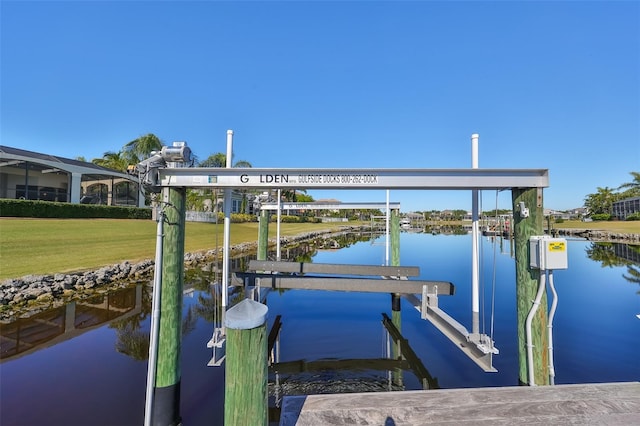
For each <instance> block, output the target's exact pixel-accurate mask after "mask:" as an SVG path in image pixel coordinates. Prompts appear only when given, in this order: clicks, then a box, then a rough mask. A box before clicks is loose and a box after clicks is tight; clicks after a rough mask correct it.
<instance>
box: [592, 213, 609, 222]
mask: <svg viewBox="0 0 640 426" xmlns="http://www.w3.org/2000/svg"><path fill="white" fill-rule="evenodd" d="M591 219H593V220H594V221H599V220H611V215H610V214H609V213H597V214H592V215H591Z"/></svg>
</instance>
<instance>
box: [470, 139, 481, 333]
mask: <svg viewBox="0 0 640 426" xmlns="http://www.w3.org/2000/svg"><path fill="white" fill-rule="evenodd" d="M478 138H479V135H478V134H477V133H474V134H472V135H471V168H472V169H477V168H478ZM478 204H479V202H478V190H477V189H474V190H472V191H471V206H472V207H471V212H472V213H471V214H472V218H471V313H472V326H471V333H472V334H475V335H478V334H480V262H479V257H480V250H479V238H480V237H479V235H480V233H479V231H478V218H479V212H478V210H479V207H478Z"/></svg>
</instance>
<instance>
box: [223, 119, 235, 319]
mask: <svg viewBox="0 0 640 426" xmlns="http://www.w3.org/2000/svg"><path fill="white" fill-rule="evenodd" d="M232 159H233V130H227V158H226V160H227V164H226V166H227V169H230V168H231V162H232ZM231 191H232V190H231V188H225V189H224V208H223V210H224V236H223V247H222V257H223V259H222V310H223V311H224V310H225V309H226V307H227V304H228V299H229V296H228V287H229V267H230V265H231V259H230V258H229V253H230V246H231V242H230V240H231V194H232V192H231Z"/></svg>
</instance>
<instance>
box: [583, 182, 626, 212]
mask: <svg viewBox="0 0 640 426" xmlns="http://www.w3.org/2000/svg"><path fill="white" fill-rule="evenodd" d="M617 197H618V196H617V194H615V193H614V192H613V188H609V187H604V188H600V187H598V192H596V193H595V194H589V195H587V197H586V198H585V199H584V205H585V207H586V208H587V209H588V211H589V215H594V214H611V208H612V206H613V202H614V201H616V200H617Z"/></svg>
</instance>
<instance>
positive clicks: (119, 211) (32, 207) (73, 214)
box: [0, 199, 151, 219]
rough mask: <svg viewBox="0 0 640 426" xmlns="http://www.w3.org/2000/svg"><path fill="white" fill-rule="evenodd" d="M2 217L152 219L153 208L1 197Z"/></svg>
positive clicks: (0, 209) (0, 214)
mask: <svg viewBox="0 0 640 426" xmlns="http://www.w3.org/2000/svg"><path fill="white" fill-rule="evenodd" d="M0 216H1V217H39V218H66V219H71V218H74V219H82V218H104V219H151V209H148V208H139V207H116V206H102V205H95V204H70V203H55V202H51V201H36V200H13V199H0Z"/></svg>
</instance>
